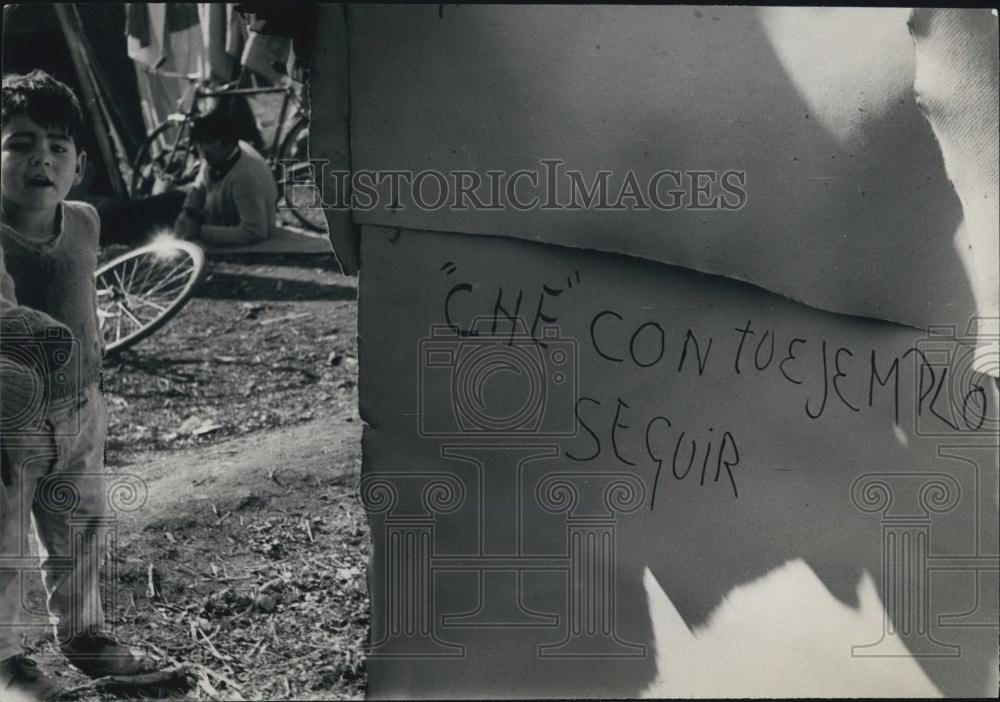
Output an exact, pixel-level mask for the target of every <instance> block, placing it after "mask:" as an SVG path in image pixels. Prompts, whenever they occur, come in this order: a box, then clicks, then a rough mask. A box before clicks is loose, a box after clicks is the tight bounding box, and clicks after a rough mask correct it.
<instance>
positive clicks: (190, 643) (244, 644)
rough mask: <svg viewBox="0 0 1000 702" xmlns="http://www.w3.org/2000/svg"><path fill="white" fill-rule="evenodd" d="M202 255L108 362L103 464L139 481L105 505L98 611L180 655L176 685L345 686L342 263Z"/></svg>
mask: <svg viewBox="0 0 1000 702" xmlns="http://www.w3.org/2000/svg"><path fill="white" fill-rule="evenodd" d="M104 253H105V256H111V255H113V254H115V253H117V252H116V251H113V250H108V251H105V252H104ZM209 266H210V268H209V275H208V277H207V279H206V280H205V281H204V282H203V283H202V285H201V287H200V288H199V289H198V291H197V292H196V294H195V297H194V299H192V300H191V301H190V302H189V303H188V305H187V306H186V307H185V308H184V309H183V310H182V311H181V312H180V314H179V315H178V316H177V317H176V318H174V319H173V320H172V321H171V322H169V323H168V325H167V326H166V327H165V328H163V329H162V330H160V331H159V332H157V333H156V334H154V335H153V336H152V337H150V338H149V339H147V340H145V341H143V342H141V343H140V344H139V345H137V346H136V347H134V348H133V349H132V350H131V351H126V352H124V353H122V354H121V355H120V356H119V357H117V358H109V359H108V360H107V362H106V364H105V377H104V391H105V395H106V397H107V400H108V403H109V408H110V411H111V424H110V429H109V437H108V443H107V465H108V467H109V469H110V470H112V471H115V472H120V473H125V474H130V475H134V476H137V477H139V478H141V479H142V480H143V481H144V482H145V484H146V486H147V489H148V497H147V500H146V503H145V505H144V506H143V507H142V508H141V509H139V510H137V511H135V512H130V513H127V514H125V513H123V514H120V515H118V517H119V518H118V528H119V542H118V548H117V549H116V550H115V551H114V553H113V554H111V558H109V559H108V563H107V565H106V571H107V573H106V582H108V583H116V584H117V588H115V589H114V590H115V591H113V592H109V594H108V596H109V597H110V599H111V600H113V602H112V603H111V605H110V606H109V608H108V609H109V620H111V621H112V623H113V625H114V627H115V630H116V634H117V635H118V636H119V637H121V638H123V639H125V640H127V641H129V642H132V643H134V644H138V645H140V646H145V647H146V649H147V650H148V651H149V652H150V654H151V655H152V656H153V657H155V658H157V659H158V660H159V661H160V662H161V664H163V665H170V664H173V663H186V664H190V665H192V666H193V669H194V673H195V687H194V688H193V689H191V690H189V691H188V692H186V693H183V694H180V693H175V695H176V696H178V697H180V698H186V699H279V700H280V699H344V698H358V697H360V696H361V695H363V690H364V685H365V667H364V660H363V651H362V646H363V643H364V641H365V639H366V637H367V633H368V616H369V614H368V611H369V610H368V594H367V586H366V580H365V565H366V563H367V558H368V553H369V535H368V531H367V525H366V521H365V515H364V510H363V509H362V507H361V505H360V504H359V503H358V501H357V498H356V487H357V482H358V479H359V475H360V464H361V450H360V431H361V422H360V419H359V417H358V415H357V348H356V323H357V314H356V311H357V307H356V303H355V296H356V280H355V279H353V278H349V277H346V276H343V275H341V274H340V273H339V270H338V269H337V266H336V263H335V262H334V261H333V259H332V257H325V256H298V257H294V256H263V255H260V254H257V255H254V256H253V257H249V256H232V255H231V256H212V257H210V263H209ZM28 643H29V646H31V647H32V648H33V650H34V652H35V655H36V656H37V658H38V659H39V660H40V662H41V664H42V665H43V667H45V668H46V669H47V670H48V671H49V672H50V673H51V674H52V675H54V676H55V677H56V678H57V679H58V680H59V681H60V682H61V684H63V685H64V686H66V687H70V688H72V687H77V686H81V685H84V684H85V683H86V682H87V680H86V679H85V678H84V677H82V676H80V675H78V674H77V673H75V672H74V671H72V670H71V669H69V667H68V666H67V665H66V664H65V663H64V662H63V660H62V659H61V658H60V657H58V656H57V655H55V654H54V649H53V648H52V643H51V640H50V639H48V638H46V637H39V638H36V639H35V640H32V641H29V642H28ZM50 654H52V655H50ZM72 698H73V699H79V700H109V699H120V698H121V696H118V695H112V694H108V693H104V692H95V691H94V690H92V689H86V688H85V689H82V690H81V691H80V692H79V693H77V694H75V695H74V696H72Z"/></svg>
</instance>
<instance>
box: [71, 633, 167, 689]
mask: <svg viewBox="0 0 1000 702" xmlns="http://www.w3.org/2000/svg"><path fill="white" fill-rule="evenodd" d="M60 650H61V651H62V653H63V655H64V656H66V658H68V659H69V662H70V663H72V664H73V665H75V666H76V667H77V668H79V669H80V671H81V672H83V674H84V675H89V676H90V677H92V678H103V677H104V676H105V675H123V676H129V675H141V674H143V673H150V672H152V671H153V670H155V669H156V664H155V663H154V662H153V660H152V659H150V658H148V657H147V656H144V655H142V654H139V653H136V652H134V651H133V650H132V649H131V648H129V647H128V646H126V645H124V644H121V643H119V642H118V641H116V640H115V639H113V638H111V637H110V636H104V635H101V634H97V635H93V636H79V637H75V638H72V639H70V640H69V641H68V642H66V643H65V644H63V645H62V646H60Z"/></svg>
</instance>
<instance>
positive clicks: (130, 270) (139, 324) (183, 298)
mask: <svg viewBox="0 0 1000 702" xmlns="http://www.w3.org/2000/svg"><path fill="white" fill-rule="evenodd" d="M178 256H181V257H183V260H182V261H181V262H180V264H179V265H172V264H171V263H170V261H172V260H174V259H176V258H177V257H178ZM175 263H176V261H175ZM130 264H131V267H130ZM143 265H145V266H146V269H145V271H144V272H142V273H139V271H140V267H141V266H143ZM178 271H179V272H178ZM139 275H141V276H142V278H141V280H139V279H138V276H139ZM204 275H205V252H204V251H203V250H202V249H201V247H200V246H198V245H197V244H194V243H191V242H190V241H182V240H179V239H178V240H169V241H166V242H154V243H152V244H147V245H146V246H142V247H140V248H138V249H135V250H133V251H129V252H128V253H125V254H122V255H121V256H118V257H117V258H115V259H113V260H111V261H109V262H108V263H106V264H105V265H103V266H101V267H100V268H98V269H97V271H96V272H95V273H94V279H95V284H96V286H97V300H98V316H99V318H103V319H102V320H101V321H100V326H101V334H102V335H103V337H104V340H105V349H106V352H107V353H109V354H110V353H116V352H118V351H122V350H123V349H127V348H130V347H132V346H134V345H135V344H137V343H139V342H140V341H142V340H143V339H146V338H147V337H149V335H150V334H152V333H153V332H155V331H157V330H158V329H160V328H161V327H162V326H163V325H164V324H166V323H167V322H168V321H169V320H171V319H172V318H173V317H174V316H176V314H177V313H178V312H180V310H181V308H182V307H183V306H184V305H185V304H187V301H188V300H189V299H190V298H191V295H192V294H193V293H194V290H195V288H196V287H197V286H198V284H199V283H200V282H201V280H202V278H203V277H204ZM174 281H177V283H178V284H177V285H175V284H174ZM126 282H127V283H128V289H127V290H125V289H124V288H125V287H126V285H125V284H126ZM153 293H156V295H157V297H156V299H159V298H162V297H163V296H164V295H166V296H168V297H169V299H168V300H164V303H165V304H163V305H160V304H157V303H153V302H151V301H150V299H145V298H154V295H153ZM140 295H142V296H144V298H143V299H140V300H139V301H140V302H143V303H144V304H145V306H146V307H149V306H152V307H154V308H159V309H158V311H157V312H156V313H155V314H154V315H153V316H151V317H150V318H149V319H148V320H147V319H146V318H145V315H146V313H145V312H139V311H138V309H134V308H133V307H132V305H133V304H134V299H133V298H139V296H140ZM123 300H124V302H123ZM129 318H131V319H129ZM107 319H115V320H116V321H115V322H114V324H115V331H114V332H113V333H110V334H109V332H111V331H112V330H111V329H106V328H105V322H104V320H107ZM122 320H125V322H126V323H127V324H129V325H131V326H132V327H135V329H134V330H131V331H130V330H129V329H126V330H125V331H126V332H128V333H126V334H125V335H121V333H120V332H121V331H122Z"/></svg>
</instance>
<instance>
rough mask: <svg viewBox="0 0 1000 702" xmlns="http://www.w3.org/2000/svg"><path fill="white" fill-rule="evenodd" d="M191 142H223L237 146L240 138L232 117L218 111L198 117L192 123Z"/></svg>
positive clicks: (222, 111)
mask: <svg viewBox="0 0 1000 702" xmlns="http://www.w3.org/2000/svg"><path fill="white" fill-rule="evenodd" d="M191 141H200V142H202V143H204V142H208V141H221V142H222V143H223V144H231V145H234V146H235V145H236V143H237V142H238V141H239V137H238V136H236V130H235V128H234V126H233V118H232V115H230V114H229V113H227V112H225V111H224V110H218V109H216V110H212V111H211V112H206V113H205V114H203V115H198V116H197V117H195V118H194V120H192V123H191Z"/></svg>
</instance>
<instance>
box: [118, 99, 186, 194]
mask: <svg viewBox="0 0 1000 702" xmlns="http://www.w3.org/2000/svg"><path fill="white" fill-rule="evenodd" d="M189 133H190V130H189V129H188V123H187V120H186V119H185V118H184V117H183V116H181V115H178V116H172V117H168V118H167V120H166V121H165V122H162V123H161V124H159V125H158V126H157V127H156V129H154V130H153V131H152V133H151V134H150V135H149V136H148V137H147V138H146V141H145V142H144V143H143V145H142V147H141V148H140V149H139V153H137V154H136V156H135V161H134V162H133V163H132V187H131V189H130V192H131V194H132V197H133V198H141V197H147V196H149V195H154V194H156V193H158V192H162V191H164V190H166V189H168V188H171V187H178V186H181V185H185V184H187V183H190V182H191V181H193V180H194V179H195V177H196V176H197V175H198V158H197V156H196V155H195V153H194V146H193V144H192V143H191V139H190V136H189Z"/></svg>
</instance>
